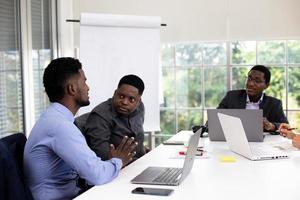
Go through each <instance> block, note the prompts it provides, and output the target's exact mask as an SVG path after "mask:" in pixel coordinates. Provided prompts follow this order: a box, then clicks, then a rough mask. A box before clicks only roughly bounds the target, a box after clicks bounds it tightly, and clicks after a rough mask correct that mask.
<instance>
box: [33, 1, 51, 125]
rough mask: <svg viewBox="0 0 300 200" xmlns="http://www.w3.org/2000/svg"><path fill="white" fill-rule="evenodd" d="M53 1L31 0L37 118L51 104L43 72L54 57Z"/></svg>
mask: <svg viewBox="0 0 300 200" xmlns="http://www.w3.org/2000/svg"><path fill="white" fill-rule="evenodd" d="M50 13H51V1H50V0H32V1H31V22H32V38H33V40H32V67H33V83H34V85H33V87H34V101H35V102H34V105H35V109H34V111H35V119H36V120H37V119H38V118H39V116H40V114H41V112H42V111H43V110H44V109H45V108H46V107H47V105H48V104H49V101H48V97H47V95H46V93H45V91H44V86H43V73H44V69H45V68H46V66H47V65H48V64H49V63H50V61H51V59H52V54H53V53H52V49H51V45H50V44H51V41H50V39H51V37H50V36H51V34H50V33H51V26H50V24H51V16H50Z"/></svg>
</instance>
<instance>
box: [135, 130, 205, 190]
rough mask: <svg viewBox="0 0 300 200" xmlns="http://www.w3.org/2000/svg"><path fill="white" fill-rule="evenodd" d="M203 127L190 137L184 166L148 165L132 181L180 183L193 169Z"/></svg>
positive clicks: (156, 183) (159, 183)
mask: <svg viewBox="0 0 300 200" xmlns="http://www.w3.org/2000/svg"><path fill="white" fill-rule="evenodd" d="M200 133H201V129H199V130H198V131H197V132H196V133H195V134H194V135H192V136H191V137H190V140H189V145H188V148H187V153H186V156H185V160H184V164H183V168H174V167H148V168H146V169H145V170H144V171H143V172H142V173H140V174H139V175H138V176H136V177H135V178H134V179H132V180H131V183H136V184H150V185H172V186H176V185H179V184H180V183H181V182H182V181H183V180H184V179H185V178H186V177H187V175H188V174H189V173H190V171H191V170H192V167H193V164H194V159H195V154H196V151H197V146H198V142H199V138H200Z"/></svg>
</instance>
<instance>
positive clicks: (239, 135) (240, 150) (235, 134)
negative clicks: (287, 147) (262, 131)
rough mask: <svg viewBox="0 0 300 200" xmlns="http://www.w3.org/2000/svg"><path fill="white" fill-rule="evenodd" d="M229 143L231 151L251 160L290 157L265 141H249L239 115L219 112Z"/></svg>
mask: <svg viewBox="0 0 300 200" xmlns="http://www.w3.org/2000/svg"><path fill="white" fill-rule="evenodd" d="M218 117H219V119H220V123H221V127H222V129H223V132H224V135H225V138H226V141H227V144H228V146H229V148H230V150H231V151H233V152H235V153H237V154H240V155H242V156H244V157H246V158H248V159H250V160H270V159H280V158H288V155H287V154H285V153H283V152H281V151H279V150H277V149H274V148H272V147H271V146H267V145H266V144H264V143H255V142H254V143H251V144H250V143H249V142H248V140H247V137H246V133H245V131H244V127H243V124H242V121H241V119H240V118H238V117H233V116H230V115H225V114H222V113H218Z"/></svg>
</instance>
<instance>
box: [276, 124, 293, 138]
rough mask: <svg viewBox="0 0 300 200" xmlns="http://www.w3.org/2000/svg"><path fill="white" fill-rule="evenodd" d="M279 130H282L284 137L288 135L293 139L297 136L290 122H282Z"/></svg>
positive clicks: (281, 133)
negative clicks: (291, 128)
mask: <svg viewBox="0 0 300 200" xmlns="http://www.w3.org/2000/svg"><path fill="white" fill-rule="evenodd" d="M278 130H279V132H280V135H282V136H283V137H287V138H288V139H293V138H294V137H295V136H296V134H295V133H294V132H293V130H290V125H289V124H285V123H282V124H280V126H279V128H278Z"/></svg>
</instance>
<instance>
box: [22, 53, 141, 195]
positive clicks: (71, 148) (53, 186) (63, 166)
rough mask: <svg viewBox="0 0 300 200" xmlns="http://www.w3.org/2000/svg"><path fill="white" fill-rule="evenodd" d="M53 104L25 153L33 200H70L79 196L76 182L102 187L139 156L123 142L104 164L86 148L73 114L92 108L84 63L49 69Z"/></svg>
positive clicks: (60, 63)
mask: <svg viewBox="0 0 300 200" xmlns="http://www.w3.org/2000/svg"><path fill="white" fill-rule="evenodd" d="M43 82H44V87H45V90H46V93H47V95H48V97H49V100H50V102H51V103H52V104H51V105H50V106H49V107H48V108H47V110H46V111H45V112H44V113H42V115H41V117H40V119H39V120H38V121H37V122H36V124H35V126H34V127H33V129H32V131H31V133H30V136H29V138H28V140H27V143H26V146H25V150H24V174H25V178H26V182H27V183H28V185H29V187H30V190H31V192H32V194H33V197H34V199H36V200H39V199H43V200H54V199H55V200H58V199H72V198H74V197H76V196H77V195H78V193H79V191H80V189H81V188H80V187H79V186H78V184H77V182H78V179H79V178H82V179H85V180H86V181H87V182H88V184H91V185H100V184H104V183H107V182H109V181H111V180H113V179H114V178H115V177H116V176H118V174H119V171H120V169H121V168H122V166H125V165H126V164H128V163H129V162H130V161H131V160H132V157H133V156H134V155H135V152H134V151H133V149H135V148H136V145H137V143H136V142H134V138H128V137H124V139H123V140H122V142H121V144H120V145H119V146H118V147H117V148H116V149H115V147H114V146H113V145H111V151H110V159H109V160H107V161H103V160H101V158H99V157H97V156H96V154H95V153H94V152H93V151H92V150H91V149H90V148H89V147H88V145H87V143H86V141H85V138H84V136H83V135H82V133H81V132H80V130H79V129H78V128H77V127H76V126H75V125H74V115H75V114H76V112H77V111H78V109H79V108H80V107H82V106H86V105H89V103H90V102H89V97H88V91H89V87H88V86H87V84H86V78H85V75H84V72H83V70H82V66H81V63H80V62H79V61H78V60H77V59H73V58H58V59H55V60H53V61H51V63H50V64H49V65H48V66H47V68H46V69H45V72H44V77H43Z"/></svg>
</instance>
